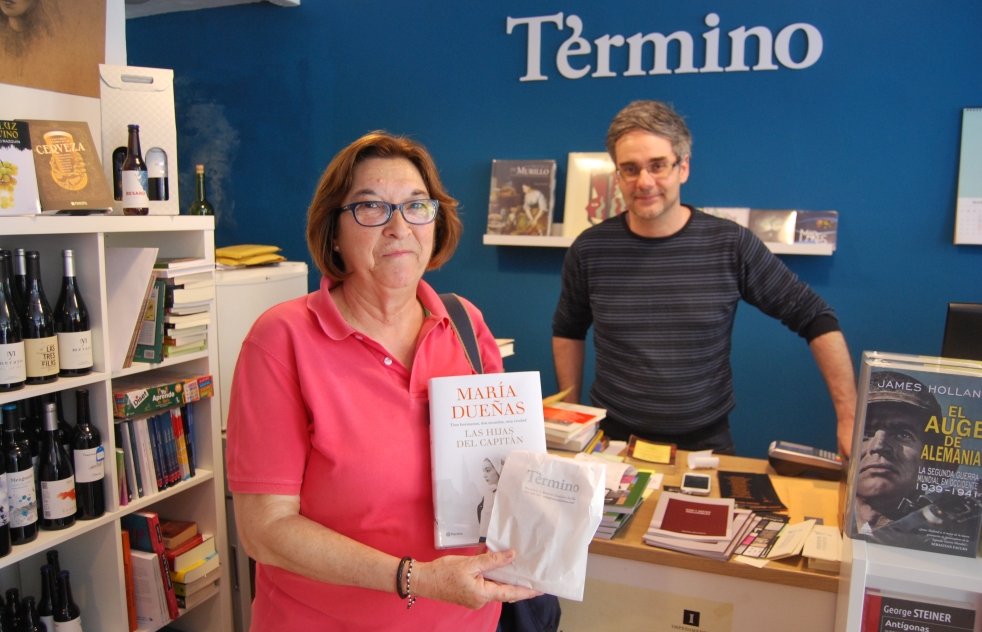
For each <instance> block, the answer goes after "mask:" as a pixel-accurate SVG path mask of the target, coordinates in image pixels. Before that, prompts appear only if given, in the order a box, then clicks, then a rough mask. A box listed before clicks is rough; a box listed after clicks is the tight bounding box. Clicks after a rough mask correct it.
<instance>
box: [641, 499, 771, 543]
mask: <svg viewBox="0 0 982 632" xmlns="http://www.w3.org/2000/svg"><path fill="white" fill-rule="evenodd" d="M750 515H751V512H750V511H748V510H735V508H734V503H733V499H732V498H704V497H698V496H689V495H687V494H679V493H675V492H662V494H661V496H660V497H659V498H658V505H657V506H655V513H654V515H653V516H652V517H651V524H650V525H649V526H648V531H647V533H645V535H644V541H645V543H647V544H650V545H652V546H657V547H660V548H663V549H671V550H673V551H681V552H683V553H692V554H694V555H701V556H703V557H710V558H715V559H723V560H726V559H729V557H730V555H731V554H732V548H730V546H731V545H732V547H733V548H735V547H736V542H738V541H739V539H738V536H739V535H740V532H741V531H742V530H743V529H744V527H745V526H746V525H747V522H748V520H749V518H750Z"/></svg>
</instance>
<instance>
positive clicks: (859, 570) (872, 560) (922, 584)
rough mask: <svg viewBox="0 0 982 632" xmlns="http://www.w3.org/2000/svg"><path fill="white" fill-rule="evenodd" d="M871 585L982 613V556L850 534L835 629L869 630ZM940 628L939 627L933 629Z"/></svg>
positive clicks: (840, 631)
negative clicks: (866, 625)
mask: <svg viewBox="0 0 982 632" xmlns="http://www.w3.org/2000/svg"><path fill="white" fill-rule="evenodd" d="M867 589H874V590H879V591H882V592H884V593H889V594H892V595H905V596H906V598H909V599H913V600H916V601H920V600H921V599H923V600H924V601H927V602H932V601H938V602H940V603H945V602H957V603H959V604H965V605H964V606H962V607H965V608H968V607H971V608H974V609H975V611H976V625H975V629H976V630H978V629H979V625H980V622H979V621H978V619H979V617H978V613H980V612H982V558H979V557H976V558H966V557H958V556H954V555H942V554H939V553H929V552H926V551H915V550H912V549H903V548H899V547H894V546H883V545H881V544H874V543H870V542H864V541H862V540H853V539H851V538H848V537H846V538H844V541H843V545H842V570H841V571H840V575H839V594H838V597H837V603H836V618H835V632H863V630H864V628H863V602H864V598H865V594H866V591H867ZM931 629H934V628H931Z"/></svg>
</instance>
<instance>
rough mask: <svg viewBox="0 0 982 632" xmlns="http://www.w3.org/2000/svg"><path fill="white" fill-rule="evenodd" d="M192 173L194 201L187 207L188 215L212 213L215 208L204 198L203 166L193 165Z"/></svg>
mask: <svg viewBox="0 0 982 632" xmlns="http://www.w3.org/2000/svg"><path fill="white" fill-rule="evenodd" d="M194 174H195V175H194V179H195V192H194V202H192V203H191V206H190V207H188V215H214V214H215V209H214V208H212V206H211V204H209V203H208V200H207V199H205V166H204V165H195V167H194Z"/></svg>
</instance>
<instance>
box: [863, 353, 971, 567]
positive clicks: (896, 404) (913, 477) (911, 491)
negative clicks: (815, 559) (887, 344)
mask: <svg viewBox="0 0 982 632" xmlns="http://www.w3.org/2000/svg"><path fill="white" fill-rule="evenodd" d="M877 355H878V354H876V353H875V352H866V353H864V355H863V365H862V373H861V375H860V389H861V392H860V398H861V399H860V401H861V402H862V404H861V405H860V407H859V415H858V418H857V420H856V435H855V439H854V442H853V457H852V465H851V468H850V477H849V499H850V503H849V505H848V506H847V508H848V514H847V520H846V526H847V533H848V535H849V536H850V537H852V538H856V539H861V540H866V541H869V542H876V543H879V544H886V545H890V546H898V547H904V548H908V549H916V550H920V551H930V552H933V553H945V554H948V555H958V556H962V557H973V558H974V557H976V555H977V552H978V548H979V529H980V527H982V489H980V485H979V476H980V475H982V368H974V367H973V366H971V365H972V363H969V362H958V361H949V360H946V359H944V358H926V357H924V356H907V358H909V361H901V360H900V359H896V358H904V356H898V355H894V354H890V355H892V357H893V358H895V359H890V360H888V359H884V358H882V357H876V356H877ZM975 364H976V365H978V363H975ZM978 366H982V365H978Z"/></svg>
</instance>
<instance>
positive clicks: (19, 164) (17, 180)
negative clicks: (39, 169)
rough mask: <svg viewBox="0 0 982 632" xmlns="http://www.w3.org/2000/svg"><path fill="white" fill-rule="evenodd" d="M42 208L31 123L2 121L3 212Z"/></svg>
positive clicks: (0, 181) (31, 212) (0, 183)
mask: <svg viewBox="0 0 982 632" xmlns="http://www.w3.org/2000/svg"><path fill="white" fill-rule="evenodd" d="M40 212H41V199H40V198H39V197H38V185H37V174H36V173H35V171H34V151H33V150H32V149H31V137H30V133H29V131H28V125H27V123H25V122H24V121H0V215H36V214H38V213H40Z"/></svg>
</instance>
